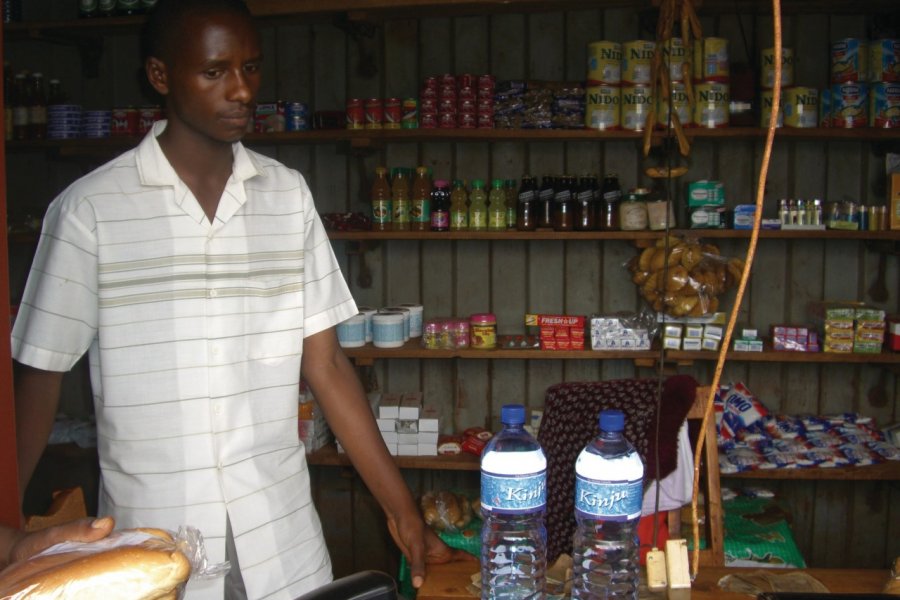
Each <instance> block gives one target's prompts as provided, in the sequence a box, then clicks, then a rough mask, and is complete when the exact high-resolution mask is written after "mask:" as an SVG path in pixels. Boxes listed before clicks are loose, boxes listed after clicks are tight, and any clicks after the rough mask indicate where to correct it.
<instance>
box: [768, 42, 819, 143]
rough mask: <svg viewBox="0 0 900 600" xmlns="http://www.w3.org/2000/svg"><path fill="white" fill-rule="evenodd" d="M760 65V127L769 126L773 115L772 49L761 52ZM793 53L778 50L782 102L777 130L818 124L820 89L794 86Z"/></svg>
mask: <svg viewBox="0 0 900 600" xmlns="http://www.w3.org/2000/svg"><path fill="white" fill-rule="evenodd" d="M760 64H761V65H762V69H761V71H760V88H761V91H760V107H761V109H762V110H761V111H760V123H759V125H760V127H768V126H769V115H771V113H772V94H773V90H772V88H773V87H774V85H775V49H774V48H767V49H765V50H763V51H762V57H761V61H760ZM794 83H795V81H794V50H793V48H788V47H783V48H782V49H781V103H780V105H779V111H778V121H777V126H778V127H782V126H784V127H797V128H812V127H817V126H818V125H819V90H818V89H816V88H814V87H806V86H800V85H794Z"/></svg>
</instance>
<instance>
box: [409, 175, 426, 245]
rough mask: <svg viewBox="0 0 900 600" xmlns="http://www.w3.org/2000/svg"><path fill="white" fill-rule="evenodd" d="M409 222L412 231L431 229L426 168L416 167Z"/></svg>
mask: <svg viewBox="0 0 900 600" xmlns="http://www.w3.org/2000/svg"><path fill="white" fill-rule="evenodd" d="M409 221H410V229H412V230H413V231H428V230H429V229H430V228H431V177H429V175H428V168H427V167H416V176H415V179H413V184H412V200H411V202H410V206H409Z"/></svg>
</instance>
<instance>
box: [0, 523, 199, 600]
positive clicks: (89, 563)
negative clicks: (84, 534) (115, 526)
mask: <svg viewBox="0 0 900 600" xmlns="http://www.w3.org/2000/svg"><path fill="white" fill-rule="evenodd" d="M163 536H164V537H163ZM74 547H75V549H73V550H71V551H66V552H60V553H57V554H44V555H38V556H35V557H33V558H31V559H29V560H27V561H22V562H19V563H16V564H14V565H11V566H10V567H9V568H7V569H6V570H4V571H2V572H0V598H4V599H6V598H9V599H10V600H25V599H28V600H38V599H40V600H62V599H65V600H88V599H95V598H103V599H104V600H161V599H162V598H166V597H174V596H173V592H174V591H175V590H177V589H178V587H179V586H180V585H181V584H183V583H184V582H185V581H187V578H188V576H189V575H190V573H191V565H190V562H189V561H188V559H187V558H186V557H185V556H184V554H182V553H181V552H179V551H178V550H176V549H175V545H174V543H173V542H172V538H171V537H170V536H169V535H168V534H167V533H166V532H164V531H159V530H145V531H136V530H121V531H117V532H114V533H113V534H112V535H111V536H110V537H108V538H106V539H104V540H101V541H99V542H94V543H90V544H88V543H85V544H76V545H74Z"/></svg>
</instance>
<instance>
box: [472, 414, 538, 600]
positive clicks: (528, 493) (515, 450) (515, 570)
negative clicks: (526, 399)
mask: <svg viewBox="0 0 900 600" xmlns="http://www.w3.org/2000/svg"><path fill="white" fill-rule="evenodd" d="M500 420H501V422H502V423H503V429H502V430H501V431H500V432H499V433H498V434H497V435H495V436H494V437H492V438H491V439H490V441H489V442H488V443H487V445H486V446H485V447H484V451H483V452H482V454H481V515H482V518H483V520H484V521H483V524H482V527H481V598H482V600H521V599H524V598H528V599H529V600H532V599H533V600H543V598H544V583H545V580H546V571H547V529H546V527H545V525H544V511H545V509H546V505H547V458H546V456H545V455H544V451H543V450H542V449H541V446H540V444H539V443H538V441H537V440H536V439H534V437H532V436H531V434H529V433H528V432H527V431H525V427H524V424H525V407H524V406H522V405H521V404H507V405H505V406H503V407H502V408H501V409H500Z"/></svg>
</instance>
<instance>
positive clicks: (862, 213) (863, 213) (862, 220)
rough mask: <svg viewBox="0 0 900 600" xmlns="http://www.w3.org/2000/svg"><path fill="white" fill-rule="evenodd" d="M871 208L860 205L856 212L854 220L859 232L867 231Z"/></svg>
mask: <svg viewBox="0 0 900 600" xmlns="http://www.w3.org/2000/svg"><path fill="white" fill-rule="evenodd" d="M870 208H872V207H871V206H866V205H865V204H860V205H859V208H858V209H857V211H856V219H854V220H855V221H856V222H857V223H859V230H860V231H868V230H869V214H870V213H869V209H870Z"/></svg>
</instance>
